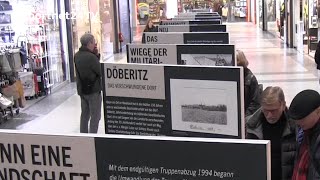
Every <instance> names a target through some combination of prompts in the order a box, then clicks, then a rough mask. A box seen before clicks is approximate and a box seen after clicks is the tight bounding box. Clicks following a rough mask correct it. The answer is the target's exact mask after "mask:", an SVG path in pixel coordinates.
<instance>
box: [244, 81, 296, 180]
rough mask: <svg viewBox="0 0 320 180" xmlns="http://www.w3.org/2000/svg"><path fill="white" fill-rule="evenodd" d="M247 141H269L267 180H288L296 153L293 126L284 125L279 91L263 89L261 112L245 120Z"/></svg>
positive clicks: (285, 121)
mask: <svg viewBox="0 0 320 180" xmlns="http://www.w3.org/2000/svg"><path fill="white" fill-rule="evenodd" d="M246 128H247V139H260V140H270V141H271V179H272V180H291V177H292V172H293V166H294V158H295V152H296V130H297V128H296V125H295V124H294V123H292V121H288V117H287V108H286V101H285V98H284V93H283V91H282V89H281V88H280V87H267V88H266V89H265V90H264V91H263V92H262V95H261V108H260V109H258V110H257V111H256V112H255V113H254V114H253V115H252V116H249V117H248V120H247V123H246Z"/></svg>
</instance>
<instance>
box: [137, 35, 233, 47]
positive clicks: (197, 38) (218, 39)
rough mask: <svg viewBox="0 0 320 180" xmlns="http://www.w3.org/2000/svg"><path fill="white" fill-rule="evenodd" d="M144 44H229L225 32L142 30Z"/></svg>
mask: <svg viewBox="0 0 320 180" xmlns="http://www.w3.org/2000/svg"><path fill="white" fill-rule="evenodd" d="M142 39H143V41H142V43H144V44H229V41H230V40H229V33H227V32H206V33H204V32H166V33H158V32H144V33H143V38H142Z"/></svg>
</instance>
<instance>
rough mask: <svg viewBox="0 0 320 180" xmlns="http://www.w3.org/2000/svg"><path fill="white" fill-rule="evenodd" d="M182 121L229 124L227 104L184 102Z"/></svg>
mask: <svg viewBox="0 0 320 180" xmlns="http://www.w3.org/2000/svg"><path fill="white" fill-rule="evenodd" d="M181 111H182V112H181V113H182V121H185V122H196V123H208V124H220V125H227V106H226V105H224V104H218V105H206V104H184V105H182V106H181Z"/></svg>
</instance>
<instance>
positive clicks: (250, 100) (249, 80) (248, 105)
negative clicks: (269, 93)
mask: <svg viewBox="0 0 320 180" xmlns="http://www.w3.org/2000/svg"><path fill="white" fill-rule="evenodd" d="M236 54H237V55H236V56H237V65H238V66H242V67H243V70H244V78H243V79H244V107H245V115H246V117H247V116H250V115H252V114H253V113H254V112H255V111H256V110H258V109H259V108H260V89H259V85H258V81H257V78H256V77H255V76H254V75H253V73H252V72H251V70H250V69H249V68H248V65H249V62H248V60H247V58H246V56H245V55H244V53H243V51H240V50H237V53H236Z"/></svg>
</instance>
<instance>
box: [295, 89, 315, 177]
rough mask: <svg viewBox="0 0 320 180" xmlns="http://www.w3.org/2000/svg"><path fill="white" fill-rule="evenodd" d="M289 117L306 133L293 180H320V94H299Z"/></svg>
mask: <svg viewBox="0 0 320 180" xmlns="http://www.w3.org/2000/svg"><path fill="white" fill-rule="evenodd" d="M289 117H290V119H292V120H294V121H295V122H296V123H297V124H298V125H299V126H300V127H301V128H302V129H303V132H304V137H303V141H302V143H301V145H300V146H299V150H298V154H297V159H296V163H295V168H294V173H293V178H292V180H320V94H319V93H318V92H317V91H314V90H304V91H302V92H300V93H298V94H297V95H296V96H295V97H294V98H293V100H292V102H291V105H290V107H289Z"/></svg>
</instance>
